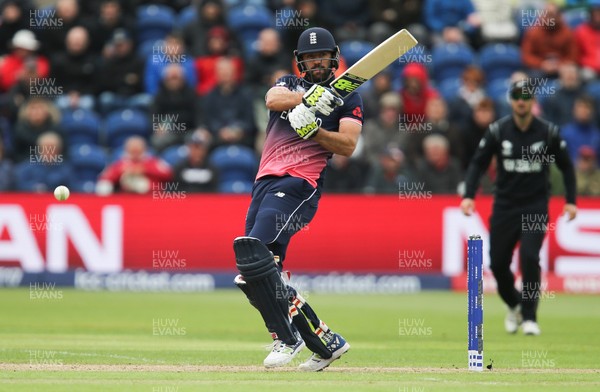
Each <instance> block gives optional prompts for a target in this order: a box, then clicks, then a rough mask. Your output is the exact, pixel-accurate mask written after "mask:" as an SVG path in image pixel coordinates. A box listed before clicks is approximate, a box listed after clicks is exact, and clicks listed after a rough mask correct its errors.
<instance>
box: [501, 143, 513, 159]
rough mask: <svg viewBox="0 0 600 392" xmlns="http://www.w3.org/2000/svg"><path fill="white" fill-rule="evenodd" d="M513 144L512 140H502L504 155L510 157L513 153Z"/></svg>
mask: <svg viewBox="0 0 600 392" xmlns="http://www.w3.org/2000/svg"><path fill="white" fill-rule="evenodd" d="M512 150H513V145H512V143H511V142H510V141H508V140H504V141H502V155H504V156H506V157H509V156H511V155H512Z"/></svg>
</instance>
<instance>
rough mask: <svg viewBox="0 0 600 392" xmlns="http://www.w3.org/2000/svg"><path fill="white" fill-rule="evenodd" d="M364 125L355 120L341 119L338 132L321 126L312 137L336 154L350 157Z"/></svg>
mask: <svg viewBox="0 0 600 392" xmlns="http://www.w3.org/2000/svg"><path fill="white" fill-rule="evenodd" d="M361 129H362V125H360V124H358V123H357V122H355V121H344V120H342V121H340V127H339V129H338V132H331V131H328V130H326V129H323V128H319V132H317V134H316V135H315V137H314V138H313V139H312V140H314V141H315V142H317V143H319V144H320V145H321V146H323V147H324V148H325V149H327V150H329V151H331V152H332V153H334V154H338V155H343V156H345V157H349V156H350V155H352V153H353V152H354V149H355V148H356V143H358V138H359V136H360V131H361Z"/></svg>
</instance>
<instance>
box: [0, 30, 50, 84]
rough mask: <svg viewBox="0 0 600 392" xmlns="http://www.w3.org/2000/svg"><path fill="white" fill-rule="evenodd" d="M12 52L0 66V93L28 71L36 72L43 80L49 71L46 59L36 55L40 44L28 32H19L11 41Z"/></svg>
mask: <svg viewBox="0 0 600 392" xmlns="http://www.w3.org/2000/svg"><path fill="white" fill-rule="evenodd" d="M11 45H12V48H13V50H12V52H11V53H10V54H9V55H7V56H6V57H5V58H4V61H2V65H0V91H2V92H6V91H8V90H10V88H11V87H12V86H14V85H15V84H16V83H17V81H18V80H19V79H20V78H22V77H23V76H24V75H25V74H26V73H27V72H28V71H29V72H31V71H34V70H37V75H38V77H39V78H45V77H47V76H48V73H49V71H50V65H49V63H48V59H46V58H45V57H44V56H40V55H37V54H36V53H35V52H36V51H37V50H38V49H39V47H40V43H39V42H38V41H37V40H36V39H35V35H34V34H33V33H32V32H31V31H29V30H19V31H17V32H16V33H15V35H14V36H13V38H12V41H11Z"/></svg>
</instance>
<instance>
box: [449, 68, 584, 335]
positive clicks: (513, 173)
mask: <svg viewBox="0 0 600 392" xmlns="http://www.w3.org/2000/svg"><path fill="white" fill-rule="evenodd" d="M534 93H535V88H534V86H533V83H530V82H529V81H528V80H521V81H517V82H514V83H513V84H512V85H511V88H510V91H509V94H510V103H511V106H512V115H509V116H506V117H504V118H501V119H499V120H498V121H496V122H494V123H492V124H491V125H490V126H489V128H488V130H487V131H486V133H485V135H484V136H483V138H482V139H481V141H480V143H479V147H478V149H477V151H476V153H475V156H474V157H473V160H472V161H471V163H470V165H469V168H468V169H467V175H466V189H465V194H464V198H463V200H462V203H461V206H460V207H461V210H462V212H463V213H464V214H465V215H471V213H472V212H473V211H474V209H475V202H474V200H473V199H474V197H475V193H476V191H477V188H478V186H479V180H480V178H481V176H482V174H483V173H485V172H486V170H487V167H488V166H489V164H490V161H491V160H492V157H493V156H496V159H497V162H496V163H497V165H496V166H497V180H496V187H495V199H494V205H493V211H492V216H491V218H490V258H491V265H490V268H491V270H492V272H493V274H494V278H495V279H496V282H497V285H498V293H499V295H500V297H501V298H502V300H503V301H504V302H505V303H506V304H507V305H508V308H509V310H508V314H507V316H506V318H505V321H504V325H505V329H506V331H507V332H509V333H516V332H517V330H518V328H519V325H521V326H522V329H523V333H524V334H526V335H539V334H540V333H541V331H540V328H539V326H538V324H537V318H536V315H537V306H538V302H539V295H540V280H541V276H540V275H541V274H540V265H539V261H540V257H539V252H540V248H541V246H542V242H543V240H544V236H545V234H546V231H547V228H548V201H549V198H550V181H549V171H550V165H551V164H553V163H555V164H556V165H557V167H558V168H559V169H560V171H561V172H562V175H563V180H564V184H565V189H566V204H565V206H564V213H565V214H567V215H568V219H569V220H572V219H574V218H575V216H576V214H577V207H576V206H575V189H576V187H575V173H574V169H573V164H572V162H571V160H570V158H569V154H568V152H567V149H566V142H565V141H564V140H562V139H561V137H560V134H559V129H558V126H556V125H554V124H552V123H550V122H548V121H545V120H543V119H541V118H539V117H536V116H534V115H533V114H532V107H533V104H534V102H535V96H534ZM518 241H520V243H521V247H520V252H519V253H520V254H519V258H520V266H521V274H522V281H523V288H522V291H519V290H517V289H516V288H515V276H514V275H513V273H512V271H511V270H510V264H511V260H512V254H513V250H514V248H515V246H516V244H517V242H518Z"/></svg>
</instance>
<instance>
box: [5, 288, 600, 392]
mask: <svg viewBox="0 0 600 392" xmlns="http://www.w3.org/2000/svg"><path fill="white" fill-rule="evenodd" d="M40 297H41V298H40ZM44 297H46V298H44ZM47 297H53V298H47ZM0 298H1V300H0V320H1V321H0V391H7V392H19V391H28V392H29V391H44V392H55V391H103V392H107V391H108V392H109V391H131V392H137V391H144V392H167V391H171V392H184V391H236V392H238V391H277V392H280V391H303V392H305V391H310V390H312V391H328V392H330V391H344V392H352V391H389V392H416V391H466V390H469V391H511V390H525V391H528V392H530V391H544V392H552V391H573V390H577V391H598V390H600V370H599V369H600V364H599V356H598V347H600V334H599V333H598V326H599V325H600V307H599V306H598V297H593V296H583V295H581V296H572V295H562V294H556V295H552V296H547V297H546V298H544V299H542V302H541V305H540V313H539V314H540V317H539V321H540V326H541V327H542V335H541V336H539V337H530V336H523V335H522V334H517V335H508V334H506V333H505V332H504V331H503V324H502V320H503V317H504V307H503V306H502V304H501V303H500V300H499V299H498V297H497V296H496V295H486V296H485V299H484V318H485V322H484V342H485V343H484V344H485V350H484V354H485V363H486V365H488V364H489V363H490V361H491V360H493V366H492V370H485V371H484V372H481V373H475V372H468V371H467V370H466V367H467V336H466V335H467V320H466V310H467V309H466V294H464V293H451V292H425V293H420V294H414V295H341V294H339V295H338V294H336V295H333V294H318V293H314V294H311V295H309V298H308V299H309V301H310V302H311V304H312V305H313V306H314V308H315V309H316V310H317V312H318V314H319V315H320V316H321V317H322V318H323V319H324V321H325V322H326V323H328V324H329V325H330V327H332V328H333V329H334V330H336V331H339V332H340V333H342V334H343V335H344V336H345V337H346V338H347V340H348V341H349V342H350V343H351V345H352V349H351V350H350V352H349V353H348V354H346V355H344V356H343V357H342V358H341V359H340V360H339V361H336V362H335V363H334V364H333V365H332V366H331V367H330V368H328V369H326V370H325V371H323V372H320V373H298V372H295V371H294V367H295V366H297V365H298V364H299V363H300V361H301V360H304V359H306V358H307V357H308V356H309V352H308V351H307V350H305V351H303V352H302V353H301V354H300V359H298V360H297V361H296V362H295V363H294V366H289V367H286V368H284V369H282V370H265V369H264V368H262V366H261V365H262V360H263V359H264V357H265V356H266V355H267V351H265V349H264V346H265V345H266V344H267V343H268V342H269V336H268V335H267V334H266V331H265V330H264V327H263V326H262V320H261V319H260V317H259V315H258V313H257V312H256V311H255V310H254V309H253V308H251V307H250V305H249V304H248V303H247V302H246V300H245V298H244V297H243V294H242V293H241V292H238V291H229V290H222V291H216V292H212V293H197V294H190V293H112V292H83V291H74V290H71V289H60V288H57V289H56V290H54V291H49V292H47V293H46V294H45V295H41V296H40V294H39V291H37V292H36V291H30V290H29V289H3V290H0Z"/></svg>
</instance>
